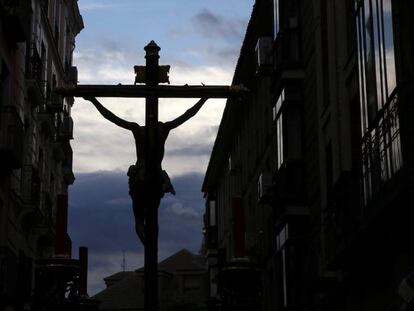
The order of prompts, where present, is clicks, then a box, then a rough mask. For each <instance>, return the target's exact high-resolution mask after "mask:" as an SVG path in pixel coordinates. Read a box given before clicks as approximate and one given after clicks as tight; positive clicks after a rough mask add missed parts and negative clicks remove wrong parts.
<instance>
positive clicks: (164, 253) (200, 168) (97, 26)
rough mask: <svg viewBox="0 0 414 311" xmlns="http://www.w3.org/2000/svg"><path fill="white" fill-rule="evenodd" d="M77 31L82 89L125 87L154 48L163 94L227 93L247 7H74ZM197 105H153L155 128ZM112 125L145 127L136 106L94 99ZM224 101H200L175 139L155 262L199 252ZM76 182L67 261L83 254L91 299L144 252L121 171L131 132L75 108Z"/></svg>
mask: <svg viewBox="0 0 414 311" xmlns="http://www.w3.org/2000/svg"><path fill="white" fill-rule="evenodd" d="M78 4H79V7H80V11H81V14H82V16H83V19H84V24H85V29H83V31H82V32H81V33H80V34H79V35H78V37H77V39H76V49H75V52H74V65H76V66H77V67H78V72H79V78H78V80H79V83H80V84H111V85H114V84H119V83H121V84H133V82H134V78H135V77H134V70H133V66H134V65H144V64H145V58H144V53H145V52H144V49H143V48H144V46H145V45H147V44H148V43H149V42H150V41H151V40H154V41H155V42H156V43H157V44H158V45H159V46H160V47H161V51H160V64H161V65H171V70H170V81H171V84H175V85H184V84H190V85H191V84H194V85H201V83H204V84H207V85H209V84H210V85H229V84H230V83H231V80H232V76H233V73H234V69H235V65H236V62H237V58H238V55H239V52H240V48H241V44H242V41H243V38H244V34H245V31H246V27H247V23H248V20H249V17H250V14H251V11H252V7H253V4H254V0H225V1H223V0H176V1H171V0H116V1H114V0H79V1H78ZM197 100H198V99H161V100H160V108H159V110H160V112H159V113H160V120H161V121H168V120H171V119H174V118H176V117H177V116H179V115H180V114H182V113H184V112H185V111H186V110H187V109H188V108H189V107H191V106H192V105H193V104H194V103H195V102H196V101H197ZM101 102H102V103H103V104H104V105H105V106H106V107H107V108H109V109H110V110H111V111H113V112H114V113H115V114H116V115H118V116H119V117H121V118H124V119H126V120H128V121H134V122H138V123H139V124H140V125H144V119H145V111H144V106H145V105H144V100H143V99H101ZM224 103H225V101H224V100H217V99H215V100H213V99H211V100H208V101H207V103H206V104H205V105H204V106H203V107H202V108H201V110H200V111H199V113H198V114H197V115H196V116H195V117H194V118H193V119H191V120H189V121H188V122H187V123H185V124H184V125H182V126H181V127H180V128H177V129H175V130H173V131H172V132H171V133H170V135H169V138H168V140H167V143H166V154H165V158H164V161H163V168H164V169H165V170H166V171H167V172H168V174H169V175H170V177H171V180H172V183H173V185H174V187H175V190H176V192H177V195H176V196H172V195H170V194H168V195H166V196H165V197H164V198H163V200H162V202H161V205H160V208H159V226H160V233H159V260H162V259H164V258H166V257H168V256H170V255H172V254H174V253H175V252H177V251H179V250H181V249H182V248H186V249H188V250H190V251H192V252H194V253H197V252H198V251H199V249H200V246H201V242H202V227H203V224H202V216H203V212H204V200H203V194H202V193H201V184H202V181H203V178H204V174H205V171H206V169H207V165H208V160H209V156H210V153H211V149H212V146H213V144H214V140H215V137H216V134H217V129H218V125H219V123H220V119H221V116H222V113H223V108H224ZM72 117H73V119H74V122H75V128H74V140H73V141H72V148H73V151H74V167H73V169H74V173H75V176H76V181H75V183H74V185H72V186H71V187H70V193H69V194H70V202H69V204H70V209H69V224H68V228H69V234H70V236H71V238H72V243H73V255H72V256H73V257H74V258H76V257H77V256H78V247H79V246H87V247H88V248H89V284H88V291H89V295H94V294H95V293H97V292H99V291H100V290H102V289H104V288H105V284H104V282H103V278H104V277H107V276H109V275H111V274H113V273H116V272H119V271H122V262H123V254H125V260H126V270H134V269H137V268H139V267H142V266H143V263H144V253H143V252H144V249H143V246H142V245H141V244H140V242H139V240H138V238H137V237H136V235H135V232H134V218H133V214H132V204H131V200H130V197H129V195H128V180H127V176H126V171H127V170H128V167H129V165H131V164H134V163H135V161H136V158H135V149H134V148H135V147H134V140H133V136H132V134H131V133H130V132H128V131H126V130H124V129H122V128H118V127H117V126H115V125H114V124H112V123H110V122H109V121H107V120H105V119H104V118H103V117H101V116H100V115H99V113H98V112H97V111H96V110H95V108H94V107H93V106H92V104H90V103H89V102H86V101H84V100H83V99H76V101H75V104H74V106H73V109H72Z"/></svg>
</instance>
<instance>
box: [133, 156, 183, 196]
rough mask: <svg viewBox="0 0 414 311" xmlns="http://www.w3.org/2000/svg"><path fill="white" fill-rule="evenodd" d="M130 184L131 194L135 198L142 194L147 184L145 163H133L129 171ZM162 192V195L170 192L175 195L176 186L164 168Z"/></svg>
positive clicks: (161, 183) (161, 184)
mask: <svg viewBox="0 0 414 311" xmlns="http://www.w3.org/2000/svg"><path fill="white" fill-rule="evenodd" d="M127 175H128V177H129V179H128V185H129V195H130V196H131V197H132V198H134V197H136V196H137V195H139V194H141V193H142V192H143V191H144V185H145V167H144V165H143V164H139V165H131V166H130V167H129V169H128V173H127ZM160 179H161V180H160V189H159V190H160V194H161V197H162V196H164V193H167V192H170V193H172V194H174V195H175V190H174V187H173V185H172V183H171V180H170V177H169V176H168V174H167V172H166V171H165V170H163V171H162V172H161V176H160Z"/></svg>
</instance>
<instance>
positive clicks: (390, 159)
mask: <svg viewBox="0 0 414 311" xmlns="http://www.w3.org/2000/svg"><path fill="white" fill-rule="evenodd" d="M398 104H399V101H398V94H397V92H396V90H395V91H394V92H393V93H392V94H391V96H390V97H389V99H388V101H387V103H386V104H385V106H384V107H382V109H381V110H380V111H378V113H377V117H376V118H375V120H374V121H373V122H372V126H371V128H370V129H368V130H367V131H366V133H365V135H364V137H363V138H362V141H361V153H362V185H363V203H364V206H367V205H368V204H369V203H370V201H371V200H372V199H373V197H374V196H375V195H376V194H378V193H380V192H381V191H382V190H383V188H384V186H385V185H386V184H387V183H388V182H389V181H390V180H391V179H392V178H393V177H394V175H395V174H396V173H397V172H398V171H399V170H400V169H401V168H402V166H403V158H402V150H401V137H400V121H399V109H398Z"/></svg>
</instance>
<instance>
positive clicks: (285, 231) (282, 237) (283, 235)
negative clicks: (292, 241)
mask: <svg viewBox="0 0 414 311" xmlns="http://www.w3.org/2000/svg"><path fill="white" fill-rule="evenodd" d="M288 238H289V225H288V224H286V225H285V226H284V227H283V228H282V230H280V232H279V234H278V235H277V236H276V249H277V250H278V251H280V250H282V248H283V246H284V245H285V243H286V242H287V240H288Z"/></svg>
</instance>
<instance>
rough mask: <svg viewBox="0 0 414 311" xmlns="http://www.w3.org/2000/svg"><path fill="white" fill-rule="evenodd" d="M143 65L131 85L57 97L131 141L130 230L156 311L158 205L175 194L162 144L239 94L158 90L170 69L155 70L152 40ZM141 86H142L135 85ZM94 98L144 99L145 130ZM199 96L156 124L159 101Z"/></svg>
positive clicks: (149, 309) (148, 303) (216, 89)
mask: <svg viewBox="0 0 414 311" xmlns="http://www.w3.org/2000/svg"><path fill="white" fill-rule="evenodd" d="M144 49H145V52H146V55H145V58H146V66H134V69H135V74H136V77H135V84H134V85H114V86H110V85H77V86H75V87H71V88H60V89H58V90H57V93H58V94H60V95H62V96H74V97H83V98H85V99H87V100H89V101H91V102H92V104H94V106H95V107H96V108H97V109H98V111H99V112H100V113H101V114H102V116H103V117H104V118H106V119H107V120H109V121H111V122H112V123H114V124H116V125H118V126H120V127H122V128H124V129H127V130H129V131H131V132H132V133H133V135H134V139H135V147H136V154H137V161H136V163H135V164H134V165H131V166H130V167H129V170H128V177H129V194H130V196H131V199H132V204H133V211H134V217H135V230H136V232H137V235H138V237H139V239H140V240H141V241H142V243H143V244H144V247H145V264H144V279H145V281H144V282H145V285H144V289H145V294H144V304H145V310H146V311H157V310H158V280H157V275H158V207H159V204H160V201H161V198H162V197H163V196H164V194H165V193H167V192H170V193H172V194H175V190H174V187H173V186H172V184H171V181H170V178H169V177H168V174H167V173H166V172H165V171H164V170H162V166H161V164H162V160H163V158H164V151H165V146H164V145H165V141H166V139H167V137H168V134H169V132H170V131H171V130H172V129H174V128H176V127H178V126H180V125H181V124H183V123H184V122H186V121H187V120H189V119H190V118H192V117H193V116H194V115H195V114H196V113H197V112H198V111H199V110H200V108H201V107H202V105H203V104H204V103H205V102H206V100H207V99H208V98H229V97H232V96H240V95H241V94H243V93H246V92H247V91H248V90H247V89H246V88H244V87H243V86H205V85H202V86H189V85H184V86H170V85H169V86H160V85H158V84H159V83H169V78H168V72H169V69H170V66H168V65H167V66H159V51H160V47H159V46H158V45H157V44H156V43H155V42H154V41H151V42H150V43H149V44H148V45H147V46H146V47H145V48H144ZM137 83H145V84H146V85H136V84H137ZM96 97H133V98H138V97H145V99H146V101H145V126H141V125H139V124H138V123H136V122H130V121H126V120H123V119H121V118H119V117H118V116H116V115H115V114H113V113H112V112H111V111H109V110H108V109H106V108H105V107H104V106H102V104H101V103H100V102H99V101H98V100H97V99H96ZM160 97H168V98H197V97H198V98H201V99H200V100H199V101H198V102H197V103H196V104H195V105H194V106H193V107H191V108H190V109H188V110H187V111H186V112H185V113H184V114H182V115H181V116H179V117H177V118H176V119H174V120H172V121H169V122H165V123H163V122H159V121H158V98H160Z"/></svg>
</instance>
